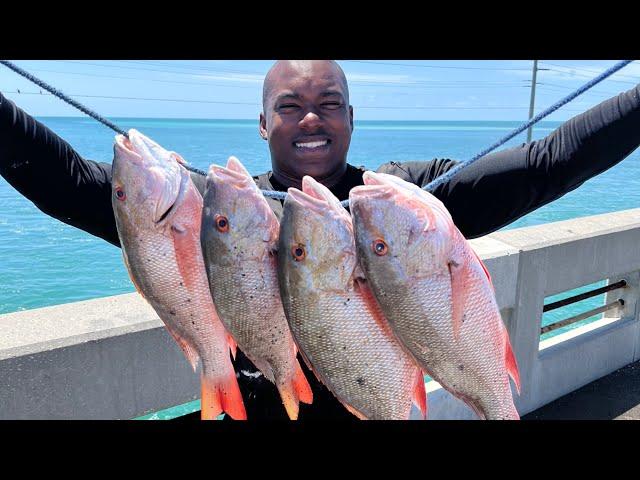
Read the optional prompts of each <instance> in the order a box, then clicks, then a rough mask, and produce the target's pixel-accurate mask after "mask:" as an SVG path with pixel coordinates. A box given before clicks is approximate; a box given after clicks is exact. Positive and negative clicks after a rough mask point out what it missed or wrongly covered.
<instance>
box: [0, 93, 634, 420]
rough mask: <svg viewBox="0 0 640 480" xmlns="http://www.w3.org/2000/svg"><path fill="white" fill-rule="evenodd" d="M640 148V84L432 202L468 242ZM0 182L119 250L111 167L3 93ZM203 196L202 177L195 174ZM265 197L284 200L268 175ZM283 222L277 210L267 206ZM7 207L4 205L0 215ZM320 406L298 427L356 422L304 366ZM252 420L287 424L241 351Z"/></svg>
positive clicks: (338, 191) (440, 163)
mask: <svg viewBox="0 0 640 480" xmlns="http://www.w3.org/2000/svg"><path fill="white" fill-rule="evenodd" d="M639 145H640V85H639V86H636V87H635V88H633V89H631V90H629V91H627V92H624V93H621V94H620V95H618V96H616V97H614V98H611V99H609V100H606V101H604V102H602V103H601V104H599V105H597V106H596V107H593V108H592V109H590V110H588V111H586V112H585V113H582V114H580V115H578V116H576V117H574V118H573V119H571V120H569V121H567V122H565V123H564V124H563V125H561V126H560V127H559V128H557V129H556V130H555V131H553V132H552V133H551V134H549V135H548V136H547V137H545V138H543V139H540V140H537V141H534V142H531V143H527V144H522V145H520V146H518V147H515V148H510V149H506V150H502V151H499V152H497V153H491V154H489V155H486V156H485V157H483V158H482V159H480V160H478V161H477V162H476V163H475V164H473V165H472V166H470V167H468V168H465V169H463V170H462V171H461V172H460V173H458V174H457V175H455V176H454V178H452V179H451V180H450V181H448V182H446V183H444V184H443V185H441V186H439V187H438V188H437V189H436V190H435V192H433V193H434V195H435V196H437V197H438V198H439V199H440V200H442V202H443V203H444V204H445V205H446V207H447V208H448V210H449V212H450V213H451V216H452V217H453V221H454V222H455V224H456V226H457V227H458V228H459V229H460V231H461V232H462V233H463V234H464V235H465V237H467V238H475V237H479V236H482V235H486V234H488V233H491V232H493V231H495V230H498V229H499V228H501V227H503V226H505V225H507V224H509V223H511V222H513V221H514V220H516V219H518V218H519V217H521V216H523V215H525V214H527V213H529V212H531V211H532V210H535V209H536V208H539V207H541V206H542V205H545V204H547V203H549V202H551V201H553V200H555V199H557V198H559V197H561V196H562V195H564V194H566V193H567V192H569V191H571V190H573V189H575V188H577V187H579V186H580V185H581V184H582V183H583V182H585V181H586V180H588V179H589V178H591V177H593V176H594V175H597V174H599V173H601V172H603V171H605V170H607V169H608V168H610V167H612V166H613V165H615V164H616V163H618V162H620V161H621V160H623V159H624V158H625V157H627V156H628V155H629V154H630V153H631V152H632V151H633V150H635V149H636V148H637V147H638V146H639ZM456 164H457V162H456V161H454V160H449V159H434V160H427V161H409V162H402V163H398V162H390V163H386V164H384V165H382V166H381V167H380V168H379V169H378V171H379V172H385V173H390V174H393V175H397V176H398V177H401V178H403V179H404V180H407V181H410V182H412V183H415V184H417V185H420V186H424V185H426V184H428V183H429V182H431V181H432V180H433V179H435V178H436V177H438V176H439V175H441V174H443V173H444V172H447V171H448V170H449V169H451V168H452V167H453V166H454V165H456ZM363 172H364V169H363V168H357V167H354V166H352V165H349V166H348V169H347V172H346V174H345V176H344V177H343V178H342V179H341V181H340V182H339V183H338V184H337V185H335V186H334V187H333V188H331V191H332V192H333V193H334V194H335V195H336V196H337V197H338V198H339V199H340V200H345V199H347V198H348V193H349V190H351V188H353V187H354V186H356V185H362V183H363V182H362V173H363ZM0 174H1V175H2V176H3V177H4V178H5V179H6V180H7V182H9V183H10V184H11V185H12V186H13V187H14V188H16V190H18V191H19V192H20V193H21V194H23V195H24V196H25V197H27V198H28V199H29V200H31V201H32V202H33V203H34V204H35V205H36V206H37V207H38V208H39V209H40V210H42V211H43V212H44V213H46V214H48V215H51V216H52V217H54V218H57V219H59V220H61V221H63V222H65V223H67V224H70V225H73V226H75V227H78V228H80V229H82V230H85V231H87V232H89V233H91V234H93V235H96V236H98V237H100V238H103V239H105V240H106V241H108V242H110V243H112V244H113V245H116V246H120V242H119V240H118V233H117V230H116V224H115V219H114V214H113V210H112V207H111V164H109V163H103V162H95V161H92V160H86V159H84V158H82V157H81V156H80V155H79V154H78V153H77V152H76V151H74V149H73V148H72V147H71V146H70V145H69V144H68V143H67V142H65V141H64V140H62V139H61V138H60V137H58V136H57V135H56V134H55V133H53V132H52V131H51V130H49V129H48V128H47V127H45V126H44V125H43V124H41V123H40V122H38V121H36V120H35V119H34V118H32V117H31V116H29V115H28V114H27V113H25V112H24V111H22V110H21V109H19V108H18V107H17V106H16V105H15V104H14V103H13V102H11V101H9V100H8V99H6V98H5V97H3V96H2V95H1V94H0ZM191 177H192V179H193V180H194V183H195V184H196V186H197V187H198V189H199V190H200V191H201V192H202V191H203V187H204V177H202V176H200V175H198V174H195V173H192V174H191ZM255 179H256V182H257V184H258V186H259V187H260V188H262V189H274V190H280V191H285V190H286V188H285V187H284V186H283V185H281V184H279V183H278V182H277V181H276V180H275V179H274V178H273V177H272V176H271V173H270V172H268V173H265V174H263V175H259V176H257V177H255ZM269 203H270V205H272V208H273V209H274V211H275V213H276V215H278V217H279V216H280V215H281V212H282V205H281V202H280V201H277V200H272V199H269ZM0 208H2V206H0ZM300 363H301V365H302V366H303V369H304V371H305V374H306V376H307V379H308V380H309V383H310V384H311V386H312V389H313V393H314V402H313V404H312V405H305V404H301V405H300V416H299V419H300V420H305V419H329V418H332V419H338V418H344V419H347V418H355V417H353V416H352V415H351V414H349V413H348V412H347V411H346V409H344V407H342V405H341V404H340V403H339V402H338V401H337V400H336V399H335V398H334V397H333V395H332V394H331V393H330V392H329V391H328V390H327V389H326V388H325V387H324V386H322V385H321V384H319V382H318V381H317V380H316V379H315V377H314V375H313V374H312V373H310V372H309V370H308V369H307V368H306V366H305V365H304V362H302V361H300ZM234 366H235V369H236V372H237V374H238V382H239V385H240V389H241V391H242V394H243V398H244V403H245V407H246V410H247V415H248V418H249V419H266V418H268V419H286V418H287V416H286V412H285V410H284V407H283V405H282V402H281V400H280V397H279V395H278V392H277V389H276V388H275V386H274V385H273V384H271V383H270V382H269V381H267V380H266V379H265V378H264V376H262V375H258V374H257V370H256V368H255V367H254V366H253V364H252V363H251V362H250V361H249V360H248V359H247V358H246V357H245V356H244V355H242V353H241V352H240V351H238V356H237V359H236V361H235V362H234Z"/></svg>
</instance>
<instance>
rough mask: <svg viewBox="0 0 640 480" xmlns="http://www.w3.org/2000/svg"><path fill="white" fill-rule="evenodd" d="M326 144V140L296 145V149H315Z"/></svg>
mask: <svg viewBox="0 0 640 480" xmlns="http://www.w3.org/2000/svg"><path fill="white" fill-rule="evenodd" d="M326 144H327V141H326V140H322V141H320V142H306V143H296V147H298V148H316V147H322V146H324V145H326Z"/></svg>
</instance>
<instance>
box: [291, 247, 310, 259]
mask: <svg viewBox="0 0 640 480" xmlns="http://www.w3.org/2000/svg"><path fill="white" fill-rule="evenodd" d="M291 254H292V255H293V259H294V260H295V261H296V262H300V261H301V260H304V257H306V256H307V252H306V251H305V249H304V246H302V245H294V246H293V248H291Z"/></svg>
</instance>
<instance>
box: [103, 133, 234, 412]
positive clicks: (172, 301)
mask: <svg viewBox="0 0 640 480" xmlns="http://www.w3.org/2000/svg"><path fill="white" fill-rule="evenodd" d="M114 151H115V158H114V161H113V178H112V205H113V211H114V214H115V219H116V225H117V228H118V236H119V238H120V243H121V245H122V254H123V257H124V261H125V264H126V266H127V270H128V271H129V274H130V276H131V280H132V281H133V283H134V285H135V286H136V289H137V290H138V292H140V294H141V295H142V296H143V297H144V298H145V299H146V300H147V301H148V302H149V303H150V304H151V306H152V307H153V309H154V310H155V311H156V313H157V314H158V316H159V317H160V318H161V319H162V321H163V322H164V324H165V326H166V327H167V330H168V331H169V332H170V333H171V335H172V336H173V338H174V339H175V340H176V342H177V343H178V345H179V346H180V348H181V349H182V350H183V352H184V354H185V355H186V357H187V359H188V361H189V363H191V366H192V367H193V369H194V371H195V369H196V365H197V363H198V359H200V360H201V361H202V376H201V385H202V413H201V416H202V419H203V420H207V419H215V418H216V417H217V416H218V415H220V413H222V412H226V413H227V414H228V415H230V416H231V417H232V418H234V419H246V413H245V408H244V402H243V401H242V396H241V394H240V389H239V387H238V382H237V380H236V375H235V372H234V369H233V365H232V364H231V359H230V356H229V347H230V344H229V343H228V341H229V338H228V334H227V332H226V331H225V329H224V326H223V325H222V323H221V322H220V319H219V318H218V315H217V313H216V310H215V307H214V304H213V300H212V299H211V293H210V292H209V284H208V282H207V273H206V270H205V266H204V260H203V257H202V251H201V249H200V217H201V214H202V197H201V196H200V193H199V192H198V190H197V189H196V188H195V186H194V185H193V182H192V181H191V178H190V176H189V172H187V170H186V169H185V168H184V167H183V166H182V165H180V163H183V162H184V160H182V158H181V157H180V156H179V155H177V154H176V153H174V152H168V151H167V150H165V149H164V148H162V147H161V146H160V145H158V144H157V143H155V142H153V141H152V140H151V139H149V138H147V137H145V136H144V135H142V134H141V133H139V132H137V131H136V130H129V139H127V138H125V137H124V136H123V135H118V136H116V141H115V147H114Z"/></svg>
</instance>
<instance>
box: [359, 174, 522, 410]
mask: <svg viewBox="0 0 640 480" xmlns="http://www.w3.org/2000/svg"><path fill="white" fill-rule="evenodd" d="M363 180H364V185H363V186H358V187H355V188H353V189H352V190H351V191H350V192H349V207H350V212H351V216H352V219H353V224H354V233H355V241H356V246H357V254H358V259H359V261H360V264H361V266H362V268H363V270H364V273H365V275H366V277H367V279H368V280H369V283H370V285H371V290H372V292H373V295H374V296H375V298H376V299H377V301H378V303H379V304H380V306H381V308H382V311H383V312H384V314H385V317H386V318H387V320H388V322H389V324H390V325H391V328H392V330H393V332H394V333H395V335H396V337H397V338H398V339H399V340H400V341H401V342H402V344H403V345H404V346H405V348H406V349H407V350H408V351H409V352H411V354H412V355H413V357H414V359H415V360H416V361H417V362H418V364H419V365H420V366H421V367H422V369H423V371H424V372H425V373H427V374H428V375H430V376H431V377H432V378H433V379H434V380H436V381H437V382H438V383H440V385H442V387H443V388H445V389H446V390H447V391H448V392H450V393H451V394H453V395H454V396H456V397H457V398H460V399H461V400H463V401H464V402H466V403H467V405H469V406H470V407H471V408H472V409H473V410H474V411H475V412H476V413H477V414H478V416H479V417H480V418H482V419H505V420H517V419H519V415H518V411H517V409H516V407H515V405H514V402H513V395H512V390H511V385H510V382H509V377H511V378H512V379H513V381H514V383H515V386H516V389H517V391H518V393H519V392H520V376H519V372H518V366H517V361H516V357H515V355H514V353H513V350H512V348H511V343H510V340H509V334H508V331H507V329H506V328H505V326H504V324H503V322H502V317H501V316H500V311H499V309H498V304H497V302H496V298H495V290H494V287H493V284H492V281H491V276H490V275H489V272H488V271H487V269H486V267H485V266H484V264H483V263H482V261H481V260H480V258H479V257H478V255H477V254H476V253H475V252H474V250H473V248H472V247H471V245H470V244H469V242H468V241H467V240H466V239H465V238H464V236H463V235H462V233H461V232H460V230H458V228H457V227H456V226H455V224H454V222H453V219H452V217H451V215H450V213H449V211H448V210H447V208H446V207H445V205H444V204H443V203H442V202H441V201H440V200H438V199H437V198H436V197H435V196H433V195H432V194H430V193H429V192H427V191H425V190H423V189H421V188H420V187H418V186H417V185H413V184H411V183H408V182H406V181H404V180H402V179H400V178H398V177H395V176H392V175H388V174H384V173H374V172H371V171H367V172H365V173H364V175H363Z"/></svg>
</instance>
